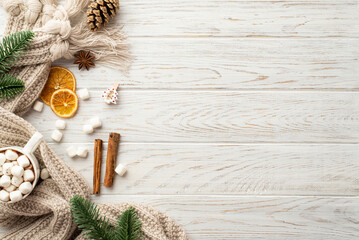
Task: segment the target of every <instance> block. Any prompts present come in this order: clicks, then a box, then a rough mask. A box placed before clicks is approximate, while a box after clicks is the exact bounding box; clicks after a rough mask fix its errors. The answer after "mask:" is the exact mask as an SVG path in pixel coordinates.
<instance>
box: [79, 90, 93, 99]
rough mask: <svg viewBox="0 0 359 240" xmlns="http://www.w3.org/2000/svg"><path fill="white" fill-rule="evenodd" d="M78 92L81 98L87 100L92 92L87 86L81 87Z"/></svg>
mask: <svg viewBox="0 0 359 240" xmlns="http://www.w3.org/2000/svg"><path fill="white" fill-rule="evenodd" d="M77 93H78V94H77V95H78V96H79V98H80V99H81V100H87V99H89V98H90V93H89V90H88V89H87V88H83V89H80V90H78V91H77Z"/></svg>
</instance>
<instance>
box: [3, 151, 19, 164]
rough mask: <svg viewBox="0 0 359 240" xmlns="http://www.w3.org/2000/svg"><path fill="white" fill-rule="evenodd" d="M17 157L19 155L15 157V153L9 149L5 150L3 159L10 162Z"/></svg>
mask: <svg viewBox="0 0 359 240" xmlns="http://www.w3.org/2000/svg"><path fill="white" fill-rule="evenodd" d="M18 156H19V155H17V153H16V152H15V151H13V150H10V149H8V150H6V152H5V157H6V159H7V160H11V161H13V160H16V159H17V158H18Z"/></svg>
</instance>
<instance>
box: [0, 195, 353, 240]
mask: <svg viewBox="0 0 359 240" xmlns="http://www.w3.org/2000/svg"><path fill="white" fill-rule="evenodd" d="M93 200H94V201H95V202H97V203H98V202H112V203H119V202H134V203H138V204H149V205H152V206H154V207H155V208H156V209H158V210H160V211H163V212H165V213H166V214H167V215H169V216H170V217H172V218H173V219H175V220H176V221H177V223H178V224H181V225H182V226H183V227H184V228H185V229H186V232H187V233H188V235H189V237H190V238H191V239H198V240H200V239H213V240H214V239H233V240H234V239H253V240H254V239H255V240H257V239H265V240H278V239H286V240H297V239H306V240H318V239H323V240H324V239H326V240H337V239H340V240H353V239H358V238H359V229H358V220H357V219H358V215H359V208H358V206H359V198H357V197H351V198H329V197H237V196H229V197H223V196H173V195H169V196H139V195H106V196H101V197H98V196H96V197H93ZM2 231H5V229H2ZM2 231H0V234H1V233H2Z"/></svg>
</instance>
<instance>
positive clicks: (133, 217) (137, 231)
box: [115, 207, 142, 240]
mask: <svg viewBox="0 0 359 240" xmlns="http://www.w3.org/2000/svg"><path fill="white" fill-rule="evenodd" d="M141 225H142V224H141V222H140V220H139V219H138V216H137V214H136V213H135V210H134V209H133V207H130V208H129V209H128V210H126V211H125V212H123V213H122V215H121V216H120V218H119V219H118V221H117V223H116V230H115V231H116V237H117V238H118V239H121V240H139V239H141V235H142V231H141Z"/></svg>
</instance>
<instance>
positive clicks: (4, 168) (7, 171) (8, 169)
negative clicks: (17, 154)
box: [2, 162, 13, 176]
mask: <svg viewBox="0 0 359 240" xmlns="http://www.w3.org/2000/svg"><path fill="white" fill-rule="evenodd" d="M12 167H13V165H12V163H10V162H7V163H4V165H3V166H2V172H3V173H4V174H5V175H7V176H9V175H11V168H12Z"/></svg>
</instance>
